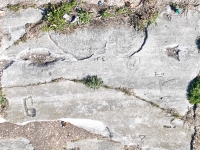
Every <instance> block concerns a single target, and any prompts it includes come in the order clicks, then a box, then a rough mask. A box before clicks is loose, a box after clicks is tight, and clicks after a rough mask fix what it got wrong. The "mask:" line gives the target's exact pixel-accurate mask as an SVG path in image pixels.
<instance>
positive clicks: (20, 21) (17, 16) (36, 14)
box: [0, 8, 42, 53]
mask: <svg viewBox="0 0 200 150" xmlns="http://www.w3.org/2000/svg"><path fill="white" fill-rule="evenodd" d="M41 18H42V14H41V11H40V10H36V9H32V8H29V9H26V10H21V11H20V12H17V13H15V12H10V11H9V10H6V15H5V16H3V18H2V19H0V24H1V27H0V31H1V32H0V38H1V42H0V53H2V52H3V51H4V50H5V49H6V48H8V47H9V46H11V45H12V44H13V43H14V42H16V41H17V40H18V39H19V38H20V37H21V36H23V35H24V34H25V33H26V31H25V24H26V23H35V22H37V21H39V20H40V19H41Z"/></svg>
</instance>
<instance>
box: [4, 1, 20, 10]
mask: <svg viewBox="0 0 200 150" xmlns="http://www.w3.org/2000/svg"><path fill="white" fill-rule="evenodd" d="M7 8H8V9H9V10H10V11H14V12H17V11H19V10H20V9H21V4H20V3H18V4H15V5H11V4H8V5H7Z"/></svg>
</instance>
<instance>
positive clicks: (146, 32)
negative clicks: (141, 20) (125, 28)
mask: <svg viewBox="0 0 200 150" xmlns="http://www.w3.org/2000/svg"><path fill="white" fill-rule="evenodd" d="M147 28H148V26H147V27H145V29H144V33H145V37H144V41H143V43H142V45H141V46H140V48H139V49H138V50H137V51H136V52H134V53H133V54H131V55H130V56H129V58H130V57H132V56H133V55H135V54H136V53H139V52H140V51H141V50H142V49H143V47H144V45H145V44H146V42H147V39H148V30H147Z"/></svg>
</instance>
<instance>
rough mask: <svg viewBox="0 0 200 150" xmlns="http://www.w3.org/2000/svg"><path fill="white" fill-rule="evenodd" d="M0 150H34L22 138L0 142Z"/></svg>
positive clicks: (27, 141) (26, 140) (28, 142)
mask: <svg viewBox="0 0 200 150" xmlns="http://www.w3.org/2000/svg"><path fill="white" fill-rule="evenodd" d="M0 149H1V150H9V149H13V150H14V149H16V150H17V149H23V150H34V148H33V147H32V145H31V144H30V141H29V140H28V139H24V138H18V139H6V140H0Z"/></svg>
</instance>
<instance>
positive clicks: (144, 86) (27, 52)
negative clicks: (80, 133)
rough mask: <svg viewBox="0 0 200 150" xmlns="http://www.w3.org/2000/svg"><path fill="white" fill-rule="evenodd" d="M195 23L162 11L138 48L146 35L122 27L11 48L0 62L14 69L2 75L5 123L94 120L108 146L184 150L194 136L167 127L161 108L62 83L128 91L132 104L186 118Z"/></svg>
mask: <svg viewBox="0 0 200 150" xmlns="http://www.w3.org/2000/svg"><path fill="white" fill-rule="evenodd" d="M35 11H36V10H34V12H35ZM38 12H39V11H38ZM36 14H37V15H38V16H41V15H40V14H39V13H36ZM166 16H167V17H166ZM169 16H170V17H169ZM7 17H8V16H6V17H5V18H7ZM168 17H169V18H170V19H169V18H168ZM199 17H200V15H199V13H197V12H195V11H189V12H188V14H187V17H186V16H179V15H176V14H174V13H173V12H172V11H171V10H170V9H169V8H166V9H163V11H161V12H160V15H159V17H158V18H157V20H156V24H153V25H151V26H149V27H148V32H147V36H148V37H147V38H146V39H147V41H146V42H145V44H144V46H143V47H142V48H141V45H142V43H143V40H144V39H145V37H144V34H143V33H139V32H136V31H134V30H133V29H132V28H128V27H126V26H123V27H121V28H113V27H108V28H106V29H103V30H101V29H91V28H85V29H78V30H76V31H75V32H74V33H71V34H68V35H62V34H57V33H54V32H50V33H44V34H40V35H39V37H38V38H37V39H36V38H33V39H29V40H27V42H26V43H20V44H19V45H16V46H11V47H9V48H8V49H7V50H6V51H4V52H3V53H2V54H1V56H0V59H1V60H2V62H3V61H4V60H5V58H6V62H13V63H12V64H9V65H8V66H7V67H6V68H3V75H2V78H1V83H2V87H3V92H4V94H5V97H6V98H7V99H8V101H9V107H8V110H7V111H6V113H7V116H6V119H7V120H8V121H10V122H13V123H18V122H24V121H33V120H41V119H48V120H52V119H58V118H61V117H64V118H68V117H70V118H85V119H94V120H99V121H102V122H103V123H105V124H106V125H107V126H108V128H109V130H110V132H111V133H112V134H111V135H112V136H111V137H112V139H113V140H116V141H120V142H121V143H123V144H133V145H139V146H140V147H142V148H143V149H148V148H149V149H172V150H174V149H177V150H178V149H180V150H182V149H190V141H191V133H192V132H193V131H192V130H189V129H185V128H184V126H183V125H184V123H183V121H181V120H179V119H175V120H172V119H173V118H172V117H171V116H170V115H167V114H165V112H163V111H162V110H161V109H160V108H156V107H153V106H152V105H150V104H148V103H146V102H144V101H141V99H137V98H135V97H134V96H127V95H124V93H122V92H120V91H117V90H114V89H105V88H100V89H99V90H96V91H95V90H92V89H89V88H87V87H85V86H84V85H83V84H81V83H75V82H72V81H69V80H68V79H70V80H73V79H82V78H83V77H86V76H87V75H98V77H101V78H102V79H103V81H104V83H105V84H106V85H109V86H111V87H113V88H114V87H126V88H130V89H131V90H132V91H134V93H135V94H136V95H137V96H139V97H141V98H144V99H146V100H147V101H153V102H155V103H156V104H159V105H160V106H161V107H164V108H166V109H167V108H170V109H171V108H174V109H175V110H176V111H177V112H178V113H180V114H181V115H184V114H185V113H186V112H187V111H188V107H190V106H191V105H190V104H189V102H188V101H187V99H186V90H187V86H188V83H189V82H190V81H191V80H192V79H193V78H194V77H195V76H196V75H197V74H198V73H199V67H200V56H199V54H198V50H197V47H196V45H195V40H196V38H197V37H198V36H199V34H200V33H199V31H198V29H199V27H200V20H199ZM5 18H3V19H2V20H5ZM36 20H37V19H35V20H34V21H36ZM4 22H6V21H4ZM25 23H27V21H24V20H23V19H22V22H20V25H21V26H23V28H20V32H19V30H17V33H16V34H15V33H13V34H14V35H17V37H15V38H14V39H17V38H19V35H22V33H24V32H25V30H24V25H25ZM180 27H181V28H180ZM5 43H7V42H5ZM11 44H12V42H10V43H9V42H8V43H7V45H6V44H5V45H6V46H5V45H4V46H2V47H1V48H2V49H3V50H4V49H5V48H6V47H8V46H9V45H11ZM140 48H141V51H140V52H138V53H135V54H134V55H133V56H132V54H133V53H134V52H136V51H137V50H138V49H140ZM168 50H171V51H170V54H169V51H168ZM179 50H180V51H179ZM174 51H175V54H174V56H173V55H172V54H173V53H174ZM178 51H179V52H178ZM169 55H170V56H171V57H169ZM130 56H131V57H130ZM178 60H180V61H178ZM38 62H39V63H38ZM55 79H59V80H58V81H57V80H55ZM66 79H67V80H66ZM25 99H27V103H26V107H24V105H25V103H24V100H25ZM27 114H31V115H28V116H27ZM30 116H33V117H30Z"/></svg>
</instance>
